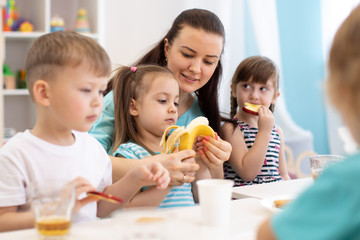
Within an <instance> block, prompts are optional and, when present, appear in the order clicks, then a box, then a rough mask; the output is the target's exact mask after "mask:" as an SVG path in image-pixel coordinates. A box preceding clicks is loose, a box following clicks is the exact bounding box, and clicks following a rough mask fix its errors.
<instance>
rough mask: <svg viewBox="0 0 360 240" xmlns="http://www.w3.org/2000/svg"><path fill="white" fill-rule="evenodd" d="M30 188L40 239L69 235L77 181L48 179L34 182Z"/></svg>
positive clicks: (59, 237)
mask: <svg viewBox="0 0 360 240" xmlns="http://www.w3.org/2000/svg"><path fill="white" fill-rule="evenodd" d="M29 189H30V196H31V208H32V210H33V212H34V214H35V228H36V229H37V231H38V233H39V236H40V239H61V238H63V237H65V236H66V235H68V233H69V230H70V227H71V220H72V211H73V208H74V205H75V183H72V182H66V181H62V180H47V181H44V182H41V183H39V182H37V183H32V184H31V185H30V187H29Z"/></svg>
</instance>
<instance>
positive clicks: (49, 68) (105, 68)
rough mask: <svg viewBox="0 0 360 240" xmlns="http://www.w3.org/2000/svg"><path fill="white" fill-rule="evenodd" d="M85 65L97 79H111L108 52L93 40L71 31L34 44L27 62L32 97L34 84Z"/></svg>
mask: <svg viewBox="0 0 360 240" xmlns="http://www.w3.org/2000/svg"><path fill="white" fill-rule="evenodd" d="M84 62H86V63H87V64H88V65H89V71H91V72H93V73H94V74H95V75H96V76H97V77H106V76H109V74H110V72H111V63H110V59H109V56H108V55H107V53H106V52H105V50H104V49H103V48H102V47H101V46H100V44H98V43H97V42H96V41H95V40H94V39H92V38H90V37H86V36H84V35H81V34H79V33H76V32H72V31H60V32H52V33H49V34H45V35H43V36H41V37H39V38H38V39H36V40H35V42H34V43H33V44H32V46H31V48H30V49H29V51H28V54H27V58H26V65H25V70H26V75H27V82H28V88H29V92H30V96H31V97H32V98H33V93H32V88H33V85H34V83H35V81H37V80H39V79H42V80H45V81H50V80H51V79H54V78H56V76H57V74H59V73H60V72H61V71H62V70H63V69H64V68H65V67H72V68H75V67H77V66H79V65H80V64H82V63H84Z"/></svg>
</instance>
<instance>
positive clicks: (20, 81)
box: [16, 69, 27, 89]
mask: <svg viewBox="0 0 360 240" xmlns="http://www.w3.org/2000/svg"><path fill="white" fill-rule="evenodd" d="M16 88H20V89H21V88H27V82H26V72H25V69H20V70H19V71H18V73H17V79H16Z"/></svg>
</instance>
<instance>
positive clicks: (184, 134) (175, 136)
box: [160, 117, 215, 153]
mask: <svg viewBox="0 0 360 240" xmlns="http://www.w3.org/2000/svg"><path fill="white" fill-rule="evenodd" d="M170 131H173V132H171V133H170V135H169V136H168V134H169V132H170ZM167 136H168V137H167ZM197 136H210V137H213V138H215V132H214V130H213V129H212V128H211V127H209V121H208V120H207V118H206V117H197V118H195V119H193V120H192V121H191V122H190V123H189V125H188V126H187V127H186V128H184V127H179V126H170V127H168V128H166V129H165V131H164V134H163V136H162V139H161V142H160V146H163V150H162V151H161V153H172V152H173V151H174V150H175V147H176V146H177V145H178V146H179V150H184V149H192V148H193V144H194V141H195V138H196V137H197Z"/></svg>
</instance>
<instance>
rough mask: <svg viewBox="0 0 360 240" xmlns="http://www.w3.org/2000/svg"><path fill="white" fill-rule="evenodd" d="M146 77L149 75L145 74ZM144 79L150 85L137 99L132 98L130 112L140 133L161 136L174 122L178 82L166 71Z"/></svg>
mask: <svg viewBox="0 0 360 240" xmlns="http://www.w3.org/2000/svg"><path fill="white" fill-rule="evenodd" d="M147 77H149V76H146V75H145V78H147ZM144 81H146V82H145V84H150V86H148V89H147V91H146V92H143V93H142V94H141V96H140V97H139V98H138V99H137V100H133V103H132V107H131V110H130V114H131V115H133V116H134V118H135V121H136V126H137V130H138V132H139V133H140V134H141V135H143V136H144V135H145V134H151V135H154V136H156V137H161V136H162V134H163V133H164V131H165V129H166V128H167V127H169V126H171V125H175V124H176V121H177V118H178V111H177V106H178V103H179V84H178V83H177V81H176V80H175V78H173V77H172V76H171V74H167V73H163V74H158V75H157V76H156V77H152V78H151V79H144Z"/></svg>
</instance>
